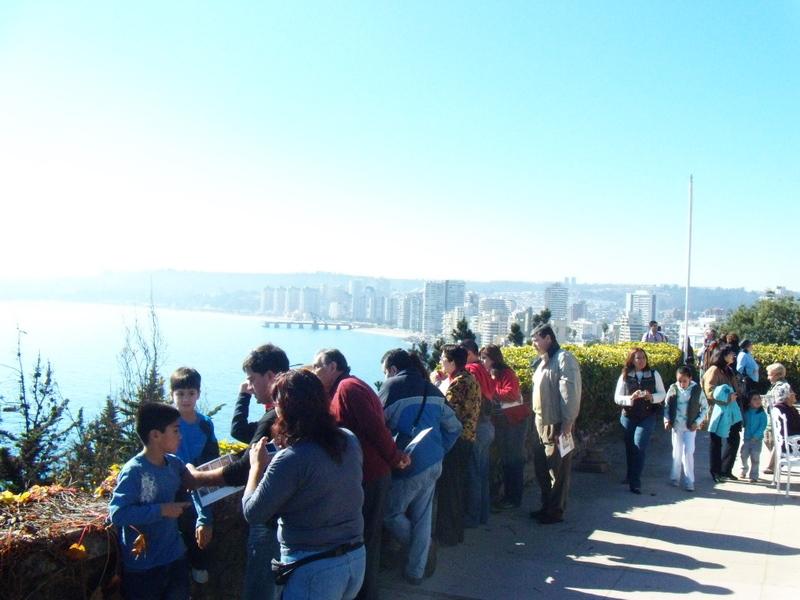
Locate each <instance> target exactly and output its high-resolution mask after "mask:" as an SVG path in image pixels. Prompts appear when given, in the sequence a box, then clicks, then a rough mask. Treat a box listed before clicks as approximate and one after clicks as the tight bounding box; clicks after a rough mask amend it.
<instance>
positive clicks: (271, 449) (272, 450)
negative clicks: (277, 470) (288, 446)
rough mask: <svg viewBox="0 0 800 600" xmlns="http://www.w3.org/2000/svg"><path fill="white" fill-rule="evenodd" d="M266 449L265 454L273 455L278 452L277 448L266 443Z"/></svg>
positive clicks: (270, 443)
mask: <svg viewBox="0 0 800 600" xmlns="http://www.w3.org/2000/svg"><path fill="white" fill-rule="evenodd" d="M266 448H267V454H275V453H276V452H277V451H278V447H277V446H276V445H275V444H273V443H272V442H267V444H266Z"/></svg>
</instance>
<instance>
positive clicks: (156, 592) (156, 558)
mask: <svg viewBox="0 0 800 600" xmlns="http://www.w3.org/2000/svg"><path fill="white" fill-rule="evenodd" d="M179 420H180V413H179V412H178V411H177V409H176V408H175V407H173V406H169V405H168V404H162V403H160V402H148V403H145V404H142V405H141V406H139V409H138V410H137V412H136V434H137V435H138V436H139V438H140V439H141V440H142V443H143V444H144V449H143V450H142V451H141V452H140V453H139V454H137V455H136V456H134V457H133V458H132V459H130V460H129V461H128V462H127V463H125V466H124V467H122V470H121V471H120V473H119V477H118V478H117V487H116V488H115V489H114V494H113V496H112V497H111V502H110V504H109V513H110V517H111V522H112V523H113V524H114V525H116V527H117V529H118V530H119V545H120V553H121V558H122V593H123V596H124V597H125V599H126V600H140V599H141V600H154V599H164V600H167V599H168V600H182V599H188V598H189V592H190V582H189V563H188V561H187V560H186V548H185V547H184V545H183V541H182V540H181V536H180V533H179V532H178V517H180V515H181V513H183V511H184V510H185V509H186V507H187V506H188V505H189V502H175V495H176V494H177V492H178V490H183V489H186V488H194V487H195V485H194V479H193V478H192V475H191V473H189V471H188V470H187V469H186V466H185V465H184V463H183V461H182V460H181V459H179V458H178V457H177V456H175V454H174V453H175V452H176V451H177V450H178V446H179V445H180V442H181V433H180V426H179Z"/></svg>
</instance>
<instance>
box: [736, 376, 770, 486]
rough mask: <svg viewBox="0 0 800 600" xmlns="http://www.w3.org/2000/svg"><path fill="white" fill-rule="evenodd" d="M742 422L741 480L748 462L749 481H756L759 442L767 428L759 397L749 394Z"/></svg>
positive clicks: (765, 416)
mask: <svg viewBox="0 0 800 600" xmlns="http://www.w3.org/2000/svg"><path fill="white" fill-rule="evenodd" d="M742 419H743V421H744V434H743V435H742V437H743V439H742V449H741V450H740V452H739V456H740V457H741V459H742V472H741V473H740V475H741V477H742V479H744V478H745V477H747V462H748V459H749V460H750V481H751V482H752V483H755V482H757V481H758V459H759V458H760V457H761V442H762V440H763V439H764V430H765V429H766V428H767V413H766V412H764V407H763V406H762V404H761V396H759V395H758V394H757V393H756V392H751V393H750V397H749V406H748V407H747V410H746V411H745V412H744V415H742Z"/></svg>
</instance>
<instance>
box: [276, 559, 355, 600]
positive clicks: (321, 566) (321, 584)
mask: <svg viewBox="0 0 800 600" xmlns="http://www.w3.org/2000/svg"><path fill="white" fill-rule="evenodd" d="M317 553H318V552H317V551H313V552H304V551H302V550H295V551H293V552H292V553H291V556H288V555H285V554H283V553H282V559H281V560H283V561H289V560H292V561H294V560H299V559H301V558H303V557H305V556H308V555H310V554H317ZM366 566H367V554H366V551H365V550H364V546H361V547H360V548H358V549H356V550H352V551H350V552H348V553H347V554H342V555H341V556H335V557H333V558H323V559H322V560H315V561H314V562H310V563H308V564H305V565H303V566H301V567H299V568H298V569H297V570H296V571H295V572H294V573H292V575H291V577H289V581H287V582H286V585H285V586H283V595H282V596H281V598H282V599H283V600H352V599H353V598H355V597H356V595H357V594H358V590H360V589H361V584H362V583H363V582H364V570H365V569H366Z"/></svg>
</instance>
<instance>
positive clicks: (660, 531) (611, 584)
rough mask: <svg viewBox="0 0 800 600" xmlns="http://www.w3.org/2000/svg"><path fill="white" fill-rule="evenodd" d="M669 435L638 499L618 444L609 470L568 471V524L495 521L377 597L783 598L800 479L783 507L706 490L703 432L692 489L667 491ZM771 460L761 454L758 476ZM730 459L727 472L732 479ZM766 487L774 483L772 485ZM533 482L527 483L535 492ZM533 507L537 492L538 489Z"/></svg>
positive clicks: (654, 451) (794, 557) (789, 576)
mask: <svg viewBox="0 0 800 600" xmlns="http://www.w3.org/2000/svg"><path fill="white" fill-rule="evenodd" d="M670 452H671V448H670V441H669V436H668V435H667V434H666V433H665V432H663V431H660V432H656V433H654V436H653V438H652V439H651V444H650V448H649V450H648V457H647V465H646V467H645V473H644V479H643V487H642V495H641V496H636V495H634V494H631V493H630V492H629V491H628V487H627V486H626V485H621V484H620V483H619V482H620V481H621V480H622V478H623V477H624V471H625V459H624V453H623V448H622V441H621V439H620V440H619V442H618V443H615V442H614V441H612V442H610V443H609V444H608V445H607V452H606V455H607V458H608V460H609V462H610V464H611V468H610V470H609V472H608V473H604V474H589V473H579V472H575V473H574V474H573V480H572V492H571V494H570V506H569V508H568V511H567V515H566V517H567V520H566V521H565V522H564V523H559V524H556V525H547V526H542V525H539V524H538V523H536V522H534V521H533V520H531V519H530V518H529V517H528V511H529V510H530V509H531V508H532V507H535V508H538V503H536V506H534V504H535V503H534V489H533V488H531V487H529V488H527V489H526V495H525V501H524V509H525V510H518V511H511V512H505V513H501V514H499V515H492V516H491V518H490V523H489V525H488V526H483V527H480V528H478V529H473V530H467V535H466V541H465V543H464V544H461V545H459V546H457V547H454V548H441V549H440V550H439V565H438V569H437V571H436V573H435V574H434V576H433V577H431V578H430V579H426V580H425V581H424V582H423V584H422V585H421V586H418V587H414V586H410V585H408V584H406V583H405V582H404V581H403V580H402V579H401V578H400V574H399V572H384V573H383V574H382V576H381V588H382V597H383V598H385V599H388V600H411V599H431V598H434V599H443V600H444V599H450V600H468V599H469V600H472V599H478V598H481V599H492V600H495V599H497V600H506V599H523V598H538V597H541V598H567V599H583V598H633V597H636V598H647V599H648V600H650V599H658V598H673V597H674V596H675V595H677V594H687V595H689V597H701V596H702V597H714V596H724V597H727V598H747V599H750V600H756V599H759V598H765V599H769V600H783V599H788V598H796V597H797V596H798V590H800V476H798V479H797V485H793V486H792V495H791V496H790V497H789V498H788V499H787V498H786V496H785V495H784V494H783V493H781V494H780V495H779V494H778V493H777V492H776V491H775V489H774V488H771V487H769V481H767V478H768V477H770V478H771V476H764V475H762V478H763V482H762V483H758V484H751V483H749V482H747V483H745V482H729V483H725V484H721V485H716V486H715V485H714V484H713V482H712V481H711V478H710V476H709V475H708V434H707V433H700V434H698V437H697V450H696V452H695V463H696V464H695V471H696V479H697V482H696V488H697V489H696V491H695V492H694V493H689V492H685V491H683V489H680V488H675V487H672V486H670V485H669V481H668V480H669V466H670V462H671V458H670ZM766 460H767V456H766V454H763V455H762V460H761V464H762V468H763V465H766ZM738 469H739V466H738V463H737V466H736V467H735V470H734V474H736V473H738ZM770 480H771V479H770ZM534 486H535V484H534ZM536 496H537V499H538V488H537V489H536Z"/></svg>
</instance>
